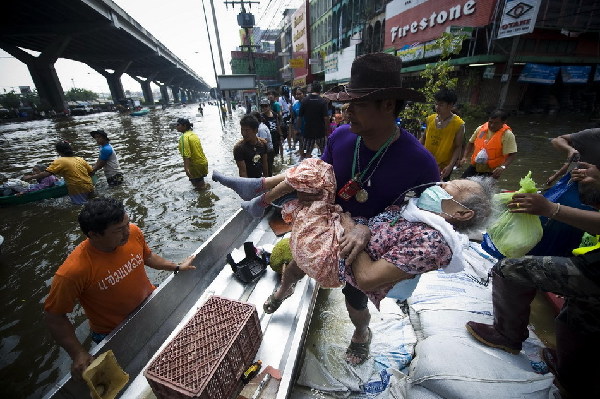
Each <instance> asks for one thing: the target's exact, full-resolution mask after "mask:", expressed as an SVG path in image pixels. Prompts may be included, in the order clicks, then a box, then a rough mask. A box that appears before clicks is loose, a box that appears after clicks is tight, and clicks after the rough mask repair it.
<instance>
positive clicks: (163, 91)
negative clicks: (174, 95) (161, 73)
mask: <svg viewBox="0 0 600 399" xmlns="http://www.w3.org/2000/svg"><path fill="white" fill-rule="evenodd" d="M160 96H161V99H162V101H163V104H165V105H167V104H169V101H170V98H169V87H168V86H167V85H160Z"/></svg>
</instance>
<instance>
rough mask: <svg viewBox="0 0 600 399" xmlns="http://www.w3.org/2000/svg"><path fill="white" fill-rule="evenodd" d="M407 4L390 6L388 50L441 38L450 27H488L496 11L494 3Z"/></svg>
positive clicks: (398, 0)
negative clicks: (410, 5) (494, 10)
mask: <svg viewBox="0 0 600 399" xmlns="http://www.w3.org/2000/svg"><path fill="white" fill-rule="evenodd" d="M404 3H406V1H405V0H392V1H391V2H390V3H388V4H387V6H386V21H385V26H387V27H389V28H388V32H387V34H386V37H385V45H384V48H385V49H389V48H395V49H400V48H402V47H404V46H405V45H407V44H413V43H415V42H426V41H429V40H433V39H435V38H437V37H439V36H440V35H441V34H442V32H444V31H445V30H446V28H447V27H448V26H451V25H452V26H471V27H476V26H485V25H487V24H489V22H490V18H491V16H492V12H493V9H494V5H495V4H494V3H495V2H493V1H490V0H487V1H476V0H463V1H462V2H460V1H457V0H435V1H434V0H424V1H423V0H422V1H421V2H419V3H418V4H417V5H415V6H412V7H407V6H406V5H404Z"/></svg>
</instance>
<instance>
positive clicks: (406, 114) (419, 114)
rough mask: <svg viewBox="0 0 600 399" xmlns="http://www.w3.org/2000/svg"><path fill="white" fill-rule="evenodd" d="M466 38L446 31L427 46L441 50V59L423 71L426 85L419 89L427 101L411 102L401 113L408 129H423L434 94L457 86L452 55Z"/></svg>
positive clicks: (414, 130)
mask: <svg viewBox="0 0 600 399" xmlns="http://www.w3.org/2000/svg"><path fill="white" fill-rule="evenodd" d="M464 39H465V37H464V35H453V34H451V33H447V32H444V33H442V36H440V37H439V38H438V39H437V40H436V41H435V42H434V43H433V44H431V45H429V46H427V48H426V50H439V51H441V54H440V60H439V61H437V62H434V63H430V64H427V65H426V66H425V70H424V71H423V72H421V78H423V79H424V80H425V85H424V86H423V87H422V88H421V89H418V91H420V92H421V93H423V95H424V96H425V102H424V103H414V104H411V105H410V107H409V108H408V109H406V110H404V111H402V113H401V114H400V115H401V117H402V119H403V121H405V123H403V126H404V128H405V129H407V130H408V131H410V132H413V133H418V132H420V131H421V126H422V124H423V121H424V120H425V118H427V116H428V115H430V114H431V108H432V105H433V104H434V102H435V100H434V98H433V96H434V94H435V93H436V92H438V91H439V90H440V89H441V88H443V87H445V88H448V89H454V88H455V87H456V84H457V82H458V79H457V78H452V77H451V73H452V71H453V69H454V68H453V67H452V65H450V57H451V56H452V55H453V54H458V53H459V52H460V49H461V48H462V42H463V40H464Z"/></svg>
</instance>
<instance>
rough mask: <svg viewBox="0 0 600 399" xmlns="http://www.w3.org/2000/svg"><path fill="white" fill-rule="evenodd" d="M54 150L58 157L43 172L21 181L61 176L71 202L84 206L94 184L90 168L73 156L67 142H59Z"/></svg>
mask: <svg viewBox="0 0 600 399" xmlns="http://www.w3.org/2000/svg"><path fill="white" fill-rule="evenodd" d="M54 148H55V149H56V152H58V155H59V156H60V157H59V158H57V159H55V160H54V161H52V163H51V164H50V166H48V167H47V168H46V170H45V171H43V172H40V173H36V174H33V175H25V176H23V180H31V179H37V180H39V179H43V178H44V177H46V176H50V175H58V176H61V177H63V178H64V179H65V183H66V184H67V190H68V192H69V198H71V202H73V203H74V204H77V205H81V204H84V203H85V202H86V201H87V200H88V199H89V198H90V197H91V196H92V194H93V193H94V183H92V178H91V177H90V174H91V173H92V167H91V166H90V164H89V163H87V162H86V161H85V160H84V159H83V158H80V157H76V156H75V153H74V152H73V148H72V147H71V144H69V143H68V142H66V141H59V142H58V143H56V145H55V146H54Z"/></svg>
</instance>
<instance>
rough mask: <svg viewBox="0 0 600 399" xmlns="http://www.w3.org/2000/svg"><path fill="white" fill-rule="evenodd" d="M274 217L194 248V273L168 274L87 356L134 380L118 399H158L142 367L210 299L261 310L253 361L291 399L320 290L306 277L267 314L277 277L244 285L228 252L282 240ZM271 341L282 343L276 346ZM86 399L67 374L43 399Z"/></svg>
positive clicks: (235, 222)
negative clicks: (272, 374) (107, 361)
mask: <svg viewBox="0 0 600 399" xmlns="http://www.w3.org/2000/svg"><path fill="white" fill-rule="evenodd" d="M271 214H272V212H270V213H269V214H267V215H266V216H265V217H264V218H262V219H253V218H252V217H251V216H250V215H249V214H248V213H246V212H244V211H243V210H241V209H240V210H239V211H238V212H237V213H235V214H234V215H233V216H232V217H231V218H230V219H229V220H228V221H227V222H226V223H225V224H224V225H223V226H222V227H221V228H220V229H219V230H218V231H216V232H215V233H214V234H213V235H212V236H211V237H210V238H209V239H208V240H207V241H206V242H205V243H204V244H202V245H201V246H200V247H199V248H198V249H197V250H196V252H195V253H196V258H195V260H194V265H195V266H196V270H194V271H191V272H190V271H188V272H185V273H179V274H177V275H171V276H169V277H168V278H167V279H166V280H165V281H164V282H163V283H161V284H160V286H159V287H158V288H157V289H156V290H155V291H154V293H153V294H152V295H151V296H150V297H149V298H148V299H147V300H146V301H145V302H144V303H143V304H142V305H141V306H140V307H139V309H137V310H136V311H135V312H133V314H131V315H130V317H129V318H128V319H127V320H125V321H124V322H123V323H122V324H121V325H120V326H119V327H117V328H116V329H115V331H113V332H112V333H111V334H110V335H109V336H107V337H106V339H105V340H104V341H102V342H101V343H100V344H99V345H98V346H96V347H95V348H94V349H93V350H92V351H91V352H90V353H91V354H92V355H97V354H100V353H103V352H105V351H107V350H109V349H110V350H112V351H113V353H114V354H115V356H116V359H117V361H118V363H119V365H120V366H121V367H122V368H123V370H124V371H125V372H126V373H127V374H129V382H128V384H127V385H126V386H125V387H124V389H123V390H122V391H121V393H120V397H122V398H147V397H153V396H152V391H151V388H150V386H149V384H148V382H147V380H146V378H145V377H144V375H143V371H144V368H145V367H146V366H147V365H148V364H149V363H150V361H151V360H152V359H153V357H154V356H155V355H156V354H158V353H160V351H161V350H162V349H163V348H164V347H165V346H166V345H167V344H168V342H170V341H171V339H172V338H173V337H174V336H175V335H176V334H177V332H178V331H179V330H180V329H181V328H182V327H183V326H184V325H185V323H186V322H187V321H188V320H189V319H190V318H191V317H192V316H193V315H194V314H195V313H196V311H197V310H198V308H199V307H200V306H201V305H202V304H203V303H204V302H205V301H206V300H207V299H208V298H209V297H210V296H212V295H218V296H222V297H226V298H229V299H233V300H238V301H242V302H246V303H251V304H254V305H255V306H256V310H257V312H258V316H259V320H260V324H261V329H262V332H263V340H262V344H261V346H260V348H259V350H258V353H257V355H256V359H260V360H262V364H263V365H264V366H267V365H270V366H272V367H273V368H275V369H278V370H279V371H280V372H281V374H282V379H281V381H280V382H279V389H278V394H277V398H278V399H283V398H286V397H288V395H289V392H290V390H291V389H292V386H293V376H294V375H295V372H296V368H297V367H298V362H297V359H299V358H300V356H299V353H300V352H301V350H302V347H303V342H304V339H305V336H306V332H307V330H308V325H309V323H310V320H311V315H312V310H313V307H314V303H315V299H316V296H317V291H318V289H317V285H316V283H315V282H314V280H312V279H308V278H304V279H302V280H301V281H300V282H299V283H298V284H297V285H296V289H295V292H294V294H293V295H292V296H291V297H290V298H288V299H287V300H286V301H285V302H284V303H283V304H282V305H281V307H280V308H279V309H278V310H277V312H276V313H274V314H265V313H264V311H263V308H262V304H263V303H264V301H265V300H266V299H267V297H268V296H269V295H270V294H271V293H272V292H273V290H274V289H275V288H276V286H277V284H278V283H279V275H278V274H277V273H275V272H273V271H272V270H271V269H270V268H267V272H266V274H264V275H263V276H262V277H261V278H260V279H258V280H257V281H256V282H254V283H251V284H244V283H242V282H240V281H239V280H238V279H237V278H235V276H234V275H233V272H232V269H231V267H229V265H227V263H226V256H227V254H228V253H231V252H235V251H236V250H239V248H241V247H242V246H243V243H244V242H246V241H252V242H253V243H254V245H255V246H257V247H261V246H269V245H273V244H275V243H276V242H277V241H278V238H277V236H276V235H275V234H274V233H273V231H272V229H271V228H270V227H269V223H268V218H269V216H270V215H271ZM274 342H276V343H277V345H273V343H274ZM89 395H90V392H89V389H88V388H87V386H86V385H85V383H83V382H80V381H75V380H74V379H72V378H71V377H70V375H67V376H65V377H64V378H63V379H62V380H61V381H60V382H59V383H57V384H56V385H55V386H54V387H53V389H52V390H51V391H50V392H49V393H48V394H47V395H46V396H45V397H46V398H85V397H89Z"/></svg>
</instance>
